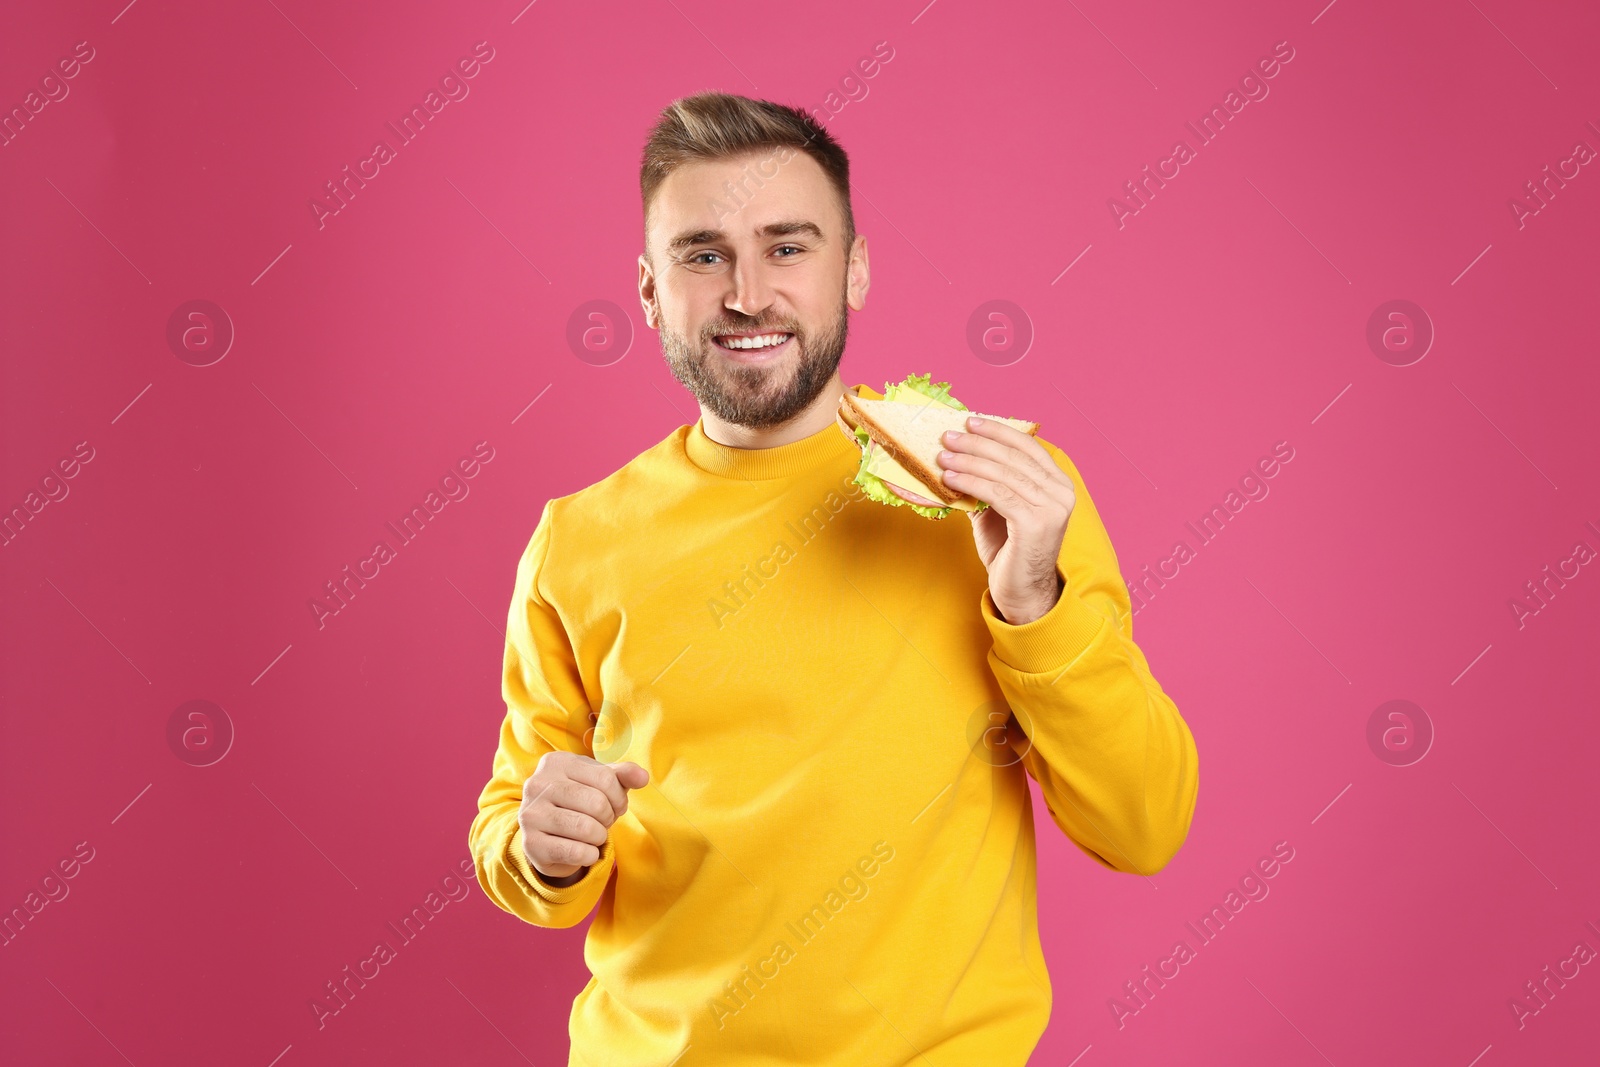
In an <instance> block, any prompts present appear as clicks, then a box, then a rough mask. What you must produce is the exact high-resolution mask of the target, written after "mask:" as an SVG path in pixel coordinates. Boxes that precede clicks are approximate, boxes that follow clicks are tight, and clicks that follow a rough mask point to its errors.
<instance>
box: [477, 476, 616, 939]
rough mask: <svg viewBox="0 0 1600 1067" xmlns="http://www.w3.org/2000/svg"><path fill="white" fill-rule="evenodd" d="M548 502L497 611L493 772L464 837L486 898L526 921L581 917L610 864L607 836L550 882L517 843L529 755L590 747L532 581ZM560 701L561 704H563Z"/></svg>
mask: <svg viewBox="0 0 1600 1067" xmlns="http://www.w3.org/2000/svg"><path fill="white" fill-rule="evenodd" d="M550 527H551V505H550V503H548V502H547V503H546V504H545V508H544V513H543V514H542V515H541V516H540V518H539V523H538V526H537V527H535V529H534V533H533V537H532V539H531V540H530V541H529V542H528V547H527V548H526V550H524V552H523V554H522V559H521V560H520V561H519V562H518V564H517V577H516V584H515V586H514V589H513V592H512V596H511V609H510V614H509V617H508V618H507V620H506V646H505V659H504V664H503V670H502V673H501V686H500V690H501V695H502V696H504V698H505V703H506V716H505V719H504V720H503V721H502V723H501V725H500V742H499V748H498V749H497V750H496V751H495V754H494V770H493V775H492V777H490V779H489V783H488V784H487V785H486V786H484V788H483V792H482V794H481V795H480V796H479V797H478V814H477V816H476V818H474V819H473V821H472V829H471V830H470V831H469V833H468V837H467V847H468V849H469V850H470V851H471V853H472V860H473V865H474V866H475V867H476V868H477V873H478V884H479V885H481V886H482V887H483V891H484V893H486V894H487V895H488V897H489V899H490V900H492V901H494V902H495V904H497V905H499V907H501V908H502V909H504V910H505V911H508V912H510V913H511V914H512V915H516V916H518V917H519V918H522V919H524V920H526V921H528V922H530V923H533V924H534V925H536V926H547V927H553V928H565V927H569V926H576V925H577V924H578V923H580V922H582V921H583V920H584V918H585V917H586V916H587V915H588V914H589V912H590V911H591V910H592V909H593V908H594V905H595V903H596V901H598V900H599V899H600V895H601V893H602V892H603V891H604V890H605V887H606V882H607V881H608V880H609V878H610V877H611V869H612V866H613V865H614V856H613V852H612V842H611V838H610V837H609V836H607V838H606V842H605V844H604V845H603V846H601V848H600V858H599V859H598V860H596V861H595V862H594V863H593V864H592V865H591V866H590V867H589V868H588V869H587V870H586V871H584V872H583V877H581V878H579V879H578V880H577V881H576V882H574V883H573V884H572V885H569V886H563V887H561V888H557V887H555V886H551V885H548V884H546V883H545V882H543V881H541V880H540V879H539V877H538V874H537V872H535V871H534V869H533V867H532V865H530V864H529V863H528V858H527V856H526V855H525V854H524V853H523V851H522V829H521V827H519V826H518V824H517V814H518V811H519V810H520V809H521V807H522V784H523V783H524V782H526V781H527V780H528V778H529V777H530V776H532V774H533V771H534V768H535V767H536V766H537V765H538V763H539V759H540V757H541V756H543V755H544V754H545V753H547V752H551V751H554V750H555V749H557V748H560V749H562V750H565V751H567V752H579V753H583V754H584V755H588V756H592V755H594V753H593V751H592V750H591V749H590V747H589V738H590V737H591V736H592V735H591V734H590V733H589V722H590V720H589V715H588V711H589V706H590V705H589V700H588V697H587V695H586V694H585V692H584V688H583V682H582V679H581V677H580V675H579V672H578V664H577V661H576V658H575V656H574V653H573V650H572V645H571V642H570V640H569V639H568V637H567V632H566V629H565V628H564V627H563V626H562V624H561V619H560V617H559V616H558V615H557V614H556V611H555V609H554V608H553V607H552V606H551V605H550V604H549V603H547V602H546V601H545V599H544V598H543V597H542V596H541V595H540V591H539V576H540V572H541V570H542V568H543V566H544V561H545V558H546V556H547V554H548V552H549V547H550V536H551V530H550ZM568 709H571V710H570V711H569V710H568Z"/></svg>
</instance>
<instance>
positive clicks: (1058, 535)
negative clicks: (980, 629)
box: [939, 417, 1078, 626]
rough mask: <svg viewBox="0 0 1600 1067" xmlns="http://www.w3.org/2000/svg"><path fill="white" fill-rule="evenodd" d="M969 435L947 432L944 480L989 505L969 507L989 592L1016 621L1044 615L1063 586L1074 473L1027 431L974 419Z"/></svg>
mask: <svg viewBox="0 0 1600 1067" xmlns="http://www.w3.org/2000/svg"><path fill="white" fill-rule="evenodd" d="M967 428H968V429H969V430H970V431H971V432H970V433H959V432H958V431H955V430H950V431H948V432H946V433H945V435H944V446H945V448H946V449H947V451H944V452H940V453H939V466H940V467H941V468H943V475H942V477H943V478H944V483H945V484H946V485H948V486H949V487H950V488H951V489H955V490H958V491H959V492H963V493H967V494H968V495H970V496H974V497H976V498H977V499H979V500H981V501H983V502H985V503H987V504H988V505H989V506H988V507H987V508H985V509H983V510H982V511H978V512H971V511H969V512H968V513H967V517H968V518H969V519H971V520H972V539H973V541H974V542H975V543H976V544H977V546H978V558H979V559H981V560H983V565H984V566H985V567H987V568H988V570H989V595H990V596H991V597H993V598H994V606H995V607H996V608H998V609H999V610H1000V614H1001V615H1003V616H1004V617H1005V620H1006V622H1008V623H1011V624H1012V625H1013V626H1021V625H1022V624H1023V623H1027V622H1032V621H1033V620H1035V619H1037V618H1039V617H1040V616H1042V615H1044V614H1045V612H1047V611H1049V610H1050V609H1051V608H1052V607H1054V606H1055V604H1056V601H1058V600H1059V599H1060V598H1061V595H1062V593H1063V592H1064V591H1065V590H1064V589H1063V587H1062V582H1061V578H1060V576H1059V575H1058V574H1057V572H1056V563H1057V560H1058V559H1059V558H1060V556H1061V544H1062V541H1063V540H1064V539H1065V538H1066V535H1067V520H1068V519H1070V518H1071V517H1072V508H1073V505H1074V504H1075V503H1077V499H1078V497H1077V493H1076V492H1075V491H1074V490H1073V487H1072V479H1071V478H1069V477H1067V473H1066V472H1065V471H1063V470H1062V469H1061V468H1060V467H1058V466H1056V463H1055V460H1053V459H1052V458H1051V457H1050V453H1048V452H1046V451H1045V450H1044V446H1043V445H1041V444H1039V442H1038V441H1035V440H1034V439H1033V437H1032V436H1030V435H1029V434H1025V433H1023V432H1022V431H1021V430H1018V429H1015V428H1014V427H1011V426H1007V425H1006V424H1005V423H1003V422H993V421H991V420H988V419H980V418H976V417H970V418H968V419H967Z"/></svg>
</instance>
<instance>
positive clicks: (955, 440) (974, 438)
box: [938, 432, 1071, 503]
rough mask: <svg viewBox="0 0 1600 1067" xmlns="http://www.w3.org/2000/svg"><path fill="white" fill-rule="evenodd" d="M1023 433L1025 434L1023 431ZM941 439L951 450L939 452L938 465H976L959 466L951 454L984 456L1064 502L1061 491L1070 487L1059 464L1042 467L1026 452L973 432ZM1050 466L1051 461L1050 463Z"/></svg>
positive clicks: (993, 475)
mask: <svg viewBox="0 0 1600 1067" xmlns="http://www.w3.org/2000/svg"><path fill="white" fill-rule="evenodd" d="M1023 436H1024V437H1026V436H1027V435H1026V434H1024V435H1023ZM943 443H944V446H945V448H946V449H948V450H949V452H950V453H951V454H952V455H950V456H947V455H945V454H944V453H941V454H940V455H939V457H938V463H939V465H940V466H941V467H954V468H955V469H958V470H959V469H976V468H975V467H972V466H970V465H969V467H967V468H963V467H962V466H961V465H960V464H959V463H956V462H953V461H952V460H953V458H954V457H963V456H964V457H971V458H975V459H983V460H988V461H990V462H993V463H996V464H999V465H1000V466H1001V467H1003V468H1006V469H1008V470H1014V471H1016V472H1018V473H1019V474H1021V475H1023V476H1024V477H1026V478H1028V479H1029V480H1030V481H1032V482H1034V483H1036V484H1038V485H1039V486H1040V488H1041V489H1043V490H1044V491H1046V492H1047V493H1048V494H1049V495H1050V496H1051V497H1053V498H1054V499H1057V500H1061V501H1062V502H1063V503H1065V502H1066V501H1065V494H1066V493H1068V492H1070V491H1071V483H1070V482H1068V481H1066V479H1065V478H1063V477H1062V476H1061V472H1060V469H1059V468H1055V469H1054V470H1053V471H1052V470H1046V469H1045V468H1044V467H1041V466H1040V465H1039V463H1038V462H1037V461H1036V460H1035V459H1034V458H1033V457H1032V456H1031V455H1029V454H1028V453H1026V452H1023V451H1022V450H1020V449H1017V448H1012V447H1011V446H1010V445H1006V444H1001V443H1000V442H999V441H996V440H994V439H992V438H986V437H984V436H982V435H981V434H976V433H956V432H951V433H946V434H945V435H944V439H943ZM1051 466H1052V467H1054V464H1052V465H1051ZM978 473H981V474H984V476H985V477H989V478H998V477H1000V475H999V474H998V473H997V472H996V471H995V470H993V469H992V468H983V469H982V470H978Z"/></svg>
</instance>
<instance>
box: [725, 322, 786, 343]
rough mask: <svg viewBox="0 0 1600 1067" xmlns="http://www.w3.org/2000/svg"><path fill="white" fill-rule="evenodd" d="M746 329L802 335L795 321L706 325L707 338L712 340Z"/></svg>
mask: <svg viewBox="0 0 1600 1067" xmlns="http://www.w3.org/2000/svg"><path fill="white" fill-rule="evenodd" d="M746 330H756V331H759V332H762V333H787V334H793V335H794V336H796V337H798V336H800V328H799V327H798V326H796V325H795V324H793V323H784V322H760V321H752V322H741V323H724V322H719V323H713V324H712V325H710V326H707V327H706V330H705V338H706V340H708V341H710V340H714V339H715V338H717V337H719V336H721V335H723V334H729V333H743V332H744V331H746Z"/></svg>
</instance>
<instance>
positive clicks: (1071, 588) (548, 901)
mask: <svg viewBox="0 0 1600 1067" xmlns="http://www.w3.org/2000/svg"><path fill="white" fill-rule="evenodd" d="M640 184H641V192H642V194H643V202H644V212H645V214H644V218H645V251H644V254H643V255H641V256H640V257H639V298H640V301H641V302H642V304H643V306H644V315H645V319H646V321H647V322H648V323H649V325H650V326H651V328H653V329H657V330H659V331H660V333H661V345H662V349H663V351H664V352H665V355H666V359H667V362H668V364H669V365H670V366H671V368H672V371H673V373H674V374H675V375H676V376H677V378H678V380H679V381H681V382H682V383H683V384H684V385H685V386H686V387H687V388H688V389H689V390H690V391H691V392H692V393H693V394H694V396H695V398H696V399H697V400H698V401H699V403H700V410H701V417H700V419H699V420H698V421H696V423H695V424H694V425H693V426H685V427H679V428H678V429H676V430H674V431H673V432H672V433H671V434H670V435H669V436H668V437H667V438H666V439H665V440H664V441H662V442H661V443H660V444H657V445H655V446H654V447H652V448H650V449H649V450H648V451H646V452H644V453H642V454H641V455H639V456H638V457H637V458H635V459H634V460H633V461H631V462H630V463H628V464H627V466H625V467H623V468H622V469H621V470H619V471H617V472H616V473H615V474H612V475H611V476H609V477H607V478H606V479H604V480H602V481H600V482H598V483H596V484H594V485H591V486H589V487H587V488H585V489H582V490H581V491H579V492H576V493H573V494H571V495H568V496H563V497H559V498H557V499H555V500H551V501H549V502H548V503H547V504H546V505H545V508H544V512H543V514H542V516H541V518H540V520H539V523H538V525H537V528H536V529H535V530H534V532H533V535H532V539H531V540H530V542H529V544H528V547H527V550H526V551H525V552H524V554H523V556H522V559H521V562H520V564H519V566H518V568H517V577H516V586H515V592H514V595H513V599H512V604H511V611H510V619H509V624H508V631H509V632H508V634H507V641H506V652H505V662H504V667H505V670H504V676H503V687H502V688H503V693H504V696H505V700H506V705H507V712H506V717H505V720H504V723H503V725H502V727H501V731H500V739H499V749H498V751H497V752H496V754H495V759H494V774H493V777H492V778H491V779H490V781H489V783H488V785H487V786H486V787H485V789H484V790H483V793H482V795H481V796H480V798H479V801H478V807H479V811H478V815H477V817H476V819H475V820H474V821H473V824H472V829H471V834H470V847H471V850H472V854H473V856H474V858H475V863H476V866H477V873H478V879H479V881H480V883H481V884H482V886H483V888H484V891H485V892H486V893H487V894H488V895H489V897H490V898H491V899H493V900H494V901H495V903H496V904H498V905H499V906H500V907H501V908H503V909H505V910H506V911H508V912H510V913H512V914H514V915H517V916H519V917H521V918H523V919H525V920H527V921H528V922H530V923H534V924H536V925H539V926H547V927H570V926H573V925H575V924H577V923H579V922H581V921H582V920H583V919H585V918H587V917H588V916H589V915H590V914H591V913H592V914H593V916H594V919H593V923H592V924H591V926H590V928H589V932H588V940H587V942H586V946H585V952H584V958H585V960H586V962H587V963H588V965H589V967H590V970H591V971H592V973H593V977H592V978H591V979H590V981H589V983H588V984H587V985H586V986H585V987H584V989H583V990H582V992H580V993H579V994H578V996H577V998H576V1000H574V1002H573V1004H572V1011H571V1016H570V1021H569V1031H570V1035H571V1040H572V1046H571V1056H570V1059H569V1064H589V1065H593V1067H602V1065H603V1067H612V1065H616V1067H633V1065H641V1067H642V1065H646V1064H648V1065H652V1067H661V1065H665V1064H677V1065H681V1067H690V1065H692V1064H697V1063H701V1064H735V1065H737V1064H746V1063H749V1064H755V1063H761V1064H773V1063H792V1064H829V1065H835V1064H837V1065H841V1067H843V1065H849V1067H861V1065H874V1067H877V1065H901V1064H907V1065H909V1064H912V1063H916V1064H921V1065H933V1067H945V1065H949V1067H967V1065H971V1064H985V1065H995V1064H1018V1065H1020V1064H1023V1063H1025V1062H1026V1061H1027V1059H1028V1055H1029V1053H1030V1052H1031V1051H1032V1049H1033V1048H1034V1046H1035V1045H1036V1043H1037V1041H1038V1039H1039V1036H1040V1034H1041V1033H1042V1032H1043V1030H1044V1028H1045V1024H1046V1022H1047V1021H1048V1019H1049V1015H1050V1003H1051V994H1050V980H1049V975H1048V973H1047V971H1046V969H1045V964H1044V958H1043V955H1042V953H1041V951H1040V946H1039V936H1038V925H1037V913H1036V905H1035V901H1036V892H1035V852H1034V837H1033V816H1032V806H1031V800H1030V794H1029V790H1028V776H1030V775H1031V776H1032V777H1033V779H1034V780H1036V781H1037V782H1038V783H1039V786H1040V790H1041V792H1042V794H1043V796H1044V798H1045V800H1046V803H1047V805H1048V807H1049V812H1050V815H1051V818H1052V819H1053V820H1054V822H1055V824H1056V825H1057V826H1059V827H1060V828H1061V829H1062V830H1063V831H1064V832H1065V833H1066V834H1067V836H1068V837H1069V838H1070V839H1071V840H1072V841H1073V842H1074V843H1076V844H1077V845H1078V847H1079V848H1081V849H1082V850H1083V851H1084V852H1085V853H1087V854H1088V855H1089V856H1090V857H1092V858H1093V859H1095V860H1097V861H1098V862H1100V863H1101V864H1103V865H1105V866H1106V867H1109V868H1111V869H1113V870H1118V871H1127V872H1131V873H1136V874H1146V875H1148V874H1152V873H1154V872H1156V871H1157V870H1159V869H1161V867H1162V866H1163V865H1165V864H1166V863H1167V861H1168V860H1169V859H1170V858H1171V857H1172V855H1173V854H1174V853H1175V852H1176V851H1177V849H1178V848H1179V846H1180V845H1181V844H1182V843H1183V840H1184V838H1185V836H1186V835H1187V833H1188V828H1189V823H1190V818H1191V816H1192V814H1193V811H1194V803H1195V794H1196V790H1197V786H1198V769H1197V766H1198V765H1197V755H1196V751H1195V746H1194V740H1193V738H1192V737H1191V735H1190V732H1189V729H1188V727H1187V726H1186V725H1185V723H1184V721H1183V719H1182V717H1181V716H1180V715H1179V713H1178V710H1177V708H1176V707H1175V706H1174V705H1173V702H1172V701H1171V700H1170V699H1169V698H1168V697H1167V695H1166V694H1165V693H1164V692H1162V690H1161V687H1160V685H1159V684H1157V682H1156V680H1155V679H1154V678H1153V677H1152V676H1151V673H1150V668H1149V665H1148V663H1147V662H1146V660H1145V657H1144V655H1143V654H1142V653H1141V652H1140V650H1139V648H1138V646H1136V645H1135V644H1134V642H1133V640H1132V632H1131V627H1132V624H1131V615H1130V612H1129V603H1128V594H1127V589H1126V587H1125V586H1124V585H1123V583H1122V580H1121V577H1120V576H1119V574H1118V571H1117V565H1116V557H1115V555H1114V554H1113V551H1112V547H1111V543H1110V541H1109V539H1108V538H1107V535H1106V531H1105V527H1104V526H1103V525H1102V524H1101V521H1100V517H1099V515H1098V514H1097V513H1096V511H1095V508H1094V505H1093V503H1092V502H1091V501H1090V499H1089V495H1088V492H1087V490H1086V489H1085V488H1084V485H1083V480H1082V478H1081V476H1080V475H1079V474H1078V471H1077V469H1076V468H1075V467H1074V466H1073V464H1072V463H1071V461H1070V460H1068V458H1067V457H1066V455H1065V454H1064V453H1062V452H1061V450H1060V449H1058V448H1056V447H1055V446H1054V445H1052V444H1050V443H1048V442H1046V441H1043V440H1038V439H1035V438H1030V437H1028V436H1027V435H1025V434H1022V433H1019V432H1017V431H1015V430H1013V429H1012V428H1010V427H1007V426H1004V425H996V424H992V423H990V424H983V423H981V422H980V421H979V420H969V430H970V432H968V433H965V434H961V435H959V436H957V437H952V438H947V448H948V450H949V451H948V453H947V454H946V455H945V456H944V457H942V458H941V461H940V463H941V466H942V467H943V468H944V469H945V471H946V473H945V474H944V477H945V478H946V479H947V480H948V482H949V484H951V485H952V486H954V487H956V488H959V489H962V490H966V491H968V492H970V493H971V494H972V495H974V496H976V497H978V498H979V499H980V500H983V501H985V502H988V503H989V504H990V505H991V506H990V507H989V508H988V509H986V510H984V511H982V512H980V513H975V514H971V515H970V517H969V518H968V519H956V518H954V516H951V517H950V518H948V519H945V520H930V519H926V518H923V517H921V516H918V515H916V514H913V513H912V511H911V510H910V508H908V507H885V506H883V505H881V504H878V503H875V502H873V501H871V500H868V499H866V498H865V497H864V495H863V494H862V493H861V492H860V489H859V488H858V487H856V486H855V485H854V484H853V479H854V475H855V471H856V468H857V466H858V462H859V453H858V451H857V449H856V448H855V446H854V445H852V444H851V442H850V441H849V440H847V439H846V437H845V436H844V434H842V433H841V432H840V430H839V429H838V428H837V427H836V426H835V425H834V412H835V408H836V405H837V403H838V400H839V396H840V394H841V393H843V391H844V384H843V382H842V380H841V378H840V376H839V374H838V366H839V362H840V358H841V356H842V355H843V353H844V346H845V332H846V326H847V317H848V311H856V312H860V311H861V310H862V309H863V308H864V307H865V305H866V295H867V288H868V269H867V240H866V238H865V237H864V236H861V235H858V234H856V232H855V226H854V221H853V218H852V215H851V211H850V197H849V164H848V160H847V158H846V156H845V153H844V151H843V150H842V149H841V148H840V147H839V145H838V144H837V143H836V142H835V141H834V139H833V138H832V137H831V136H830V135H829V134H828V133H827V132H826V131H825V130H823V129H822V128H821V127H820V126H818V125H817V124H816V123H815V122H814V121H812V120H811V119H810V118H809V117H808V116H807V115H806V114H805V113H804V112H803V111H800V110H798V109H792V108H786V107H782V106H779V105H776V104H772V103H767V102H760V101H754V100H749V99H746V98H744V97H737V96H730V95H724V94H716V93H705V94H700V95H698V96H692V97H688V98H685V99H682V100H679V101H677V102H675V103H674V104H672V105H671V106H670V107H668V108H667V109H666V110H665V111H664V112H663V113H662V115H661V118H660V121H659V122H658V124H657V125H656V126H655V127H654V129H653V130H652V131H651V133H650V136H649V140H648V142H647V145H646V148H645V154H644V160H643V165H642V169H641V182H640ZM906 369H907V370H908V371H918V370H920V366H908V367H907V368H906ZM959 392H960V390H959V388H958V389H957V393H958V395H959ZM863 394H864V395H867V396H871V397H876V396H877V395H878V394H877V393H876V392H874V391H871V390H866V389H863ZM967 399H969V400H970V399H971V398H970V397H968V398H967ZM995 406H997V407H1001V408H1002V409H1003V408H1004V405H995ZM624 756H626V757H627V758H626V759H623V757H624Z"/></svg>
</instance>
